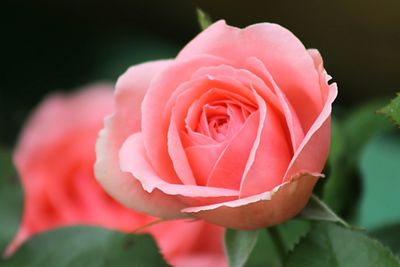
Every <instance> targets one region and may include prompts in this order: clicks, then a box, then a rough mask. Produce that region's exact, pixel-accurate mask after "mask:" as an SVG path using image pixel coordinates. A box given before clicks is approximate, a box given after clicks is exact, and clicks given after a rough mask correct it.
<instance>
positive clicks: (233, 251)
mask: <svg viewBox="0 0 400 267" xmlns="http://www.w3.org/2000/svg"><path fill="white" fill-rule="evenodd" d="M258 234H259V231H244V230H233V229H226V231H225V254H226V256H227V259H228V262H229V267H242V266H244V265H245V263H246V261H247V259H248V258H249V256H250V254H251V252H252V251H253V248H254V247H255V245H256V243H257V238H258Z"/></svg>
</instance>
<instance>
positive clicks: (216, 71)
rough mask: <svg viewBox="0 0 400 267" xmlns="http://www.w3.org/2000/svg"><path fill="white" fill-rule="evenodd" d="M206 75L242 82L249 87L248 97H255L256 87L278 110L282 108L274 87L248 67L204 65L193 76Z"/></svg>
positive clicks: (237, 82) (215, 78)
mask: <svg viewBox="0 0 400 267" xmlns="http://www.w3.org/2000/svg"><path fill="white" fill-rule="evenodd" d="M204 76H207V77H208V78H209V79H212V80H220V81H224V82H225V83H227V84H229V83H231V84H232V85H236V84H240V85H241V86H242V87H245V88H247V99H254V96H253V95H252V90H253V89H254V90H256V91H257V93H258V94H259V95H260V96H261V97H262V98H264V99H265V101H267V102H268V103H269V104H270V105H272V106H273V107H274V108H276V109H277V110H281V106H280V103H279V99H278V98H277V97H276V96H275V94H274V91H273V88H271V87H269V86H268V85H267V84H266V83H265V82H264V81H263V80H262V79H261V78H260V77H258V76H256V75H254V73H252V72H250V71H248V70H247V69H243V68H238V69H235V68H233V67H232V66H228V65H219V66H210V67H203V68H201V69H199V70H198V71H197V72H196V73H195V74H194V75H193V78H197V77H204Z"/></svg>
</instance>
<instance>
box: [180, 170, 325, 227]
mask: <svg viewBox="0 0 400 267" xmlns="http://www.w3.org/2000/svg"><path fill="white" fill-rule="evenodd" d="M318 177H320V175H319V174H311V173H300V174H298V175H296V176H295V177H292V179H291V180H290V182H286V183H283V184H281V185H279V186H277V187H275V188H274V189H273V190H272V191H270V192H265V193H261V194H258V195H253V196H250V197H246V198H241V199H238V200H233V201H229V202H224V203H218V204H213V205H207V206H199V207H190V208H186V209H184V210H183V212H187V213H188V214H190V215H191V216H194V217H197V218H200V219H204V220H206V221H208V222H210V223H214V224H217V225H222V226H224V227H228V228H235V229H258V228H264V227H268V226H272V225H276V224H279V223H282V222H284V221H286V220H288V219H290V218H292V217H293V216H295V215H296V214H297V213H298V212H300V210H301V209H303V208H304V206H305V205H306V204H307V201H308V199H309V198H310V196H311V193H312V190H313V188H314V185H315V183H316V182H317V180H318Z"/></svg>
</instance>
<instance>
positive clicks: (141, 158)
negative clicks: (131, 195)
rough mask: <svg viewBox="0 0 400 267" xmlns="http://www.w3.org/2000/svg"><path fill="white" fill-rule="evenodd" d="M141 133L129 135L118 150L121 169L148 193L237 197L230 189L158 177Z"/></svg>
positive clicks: (236, 192) (235, 192)
mask: <svg viewBox="0 0 400 267" xmlns="http://www.w3.org/2000/svg"><path fill="white" fill-rule="evenodd" d="M143 139H144V136H143V134H142V133H135V134H133V135H131V136H130V137H129V138H128V139H127V140H126V141H125V142H124V144H123V145H122V147H121V150H120V157H119V158H120V167H121V170H122V171H125V172H130V173H131V174H132V175H133V176H134V177H135V178H136V179H138V180H139V181H140V183H141V185H142V186H143V188H144V190H146V191H147V192H148V193H152V192H153V191H158V190H155V189H159V190H161V191H162V192H164V193H166V194H168V195H170V196H171V198H173V196H176V195H181V196H187V197H204V198H210V200H211V199H212V198H213V197H237V196H238V194H239V192H238V191H235V190H230V189H223V188H216V187H205V186H196V185H182V184H171V183H168V182H166V181H165V180H164V179H162V178H161V177H159V176H158V175H157V173H156V172H155V170H154V169H153V167H152V165H151V164H150V162H149V160H148V158H147V156H146V152H145V151H146V150H145V148H144V144H143V143H144V142H143Z"/></svg>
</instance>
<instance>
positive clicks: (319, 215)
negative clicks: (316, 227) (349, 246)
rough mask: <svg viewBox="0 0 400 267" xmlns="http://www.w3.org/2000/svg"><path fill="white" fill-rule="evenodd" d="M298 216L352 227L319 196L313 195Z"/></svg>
mask: <svg viewBox="0 0 400 267" xmlns="http://www.w3.org/2000/svg"><path fill="white" fill-rule="evenodd" d="M298 218H302V219H306V220H313V221H328V222H337V223H340V224H341V225H343V226H345V227H350V226H349V224H348V223H346V222H345V221H344V220H342V219H341V218H340V217H339V216H338V215H336V214H335V212H333V211H332V210H331V209H330V208H329V207H328V206H327V205H326V204H325V203H324V202H322V201H321V200H320V199H319V198H318V197H317V196H315V195H312V196H311V198H310V200H309V201H308V203H307V206H306V207H305V208H304V209H303V210H302V211H301V212H300V213H299V215H298Z"/></svg>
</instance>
